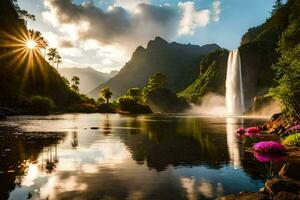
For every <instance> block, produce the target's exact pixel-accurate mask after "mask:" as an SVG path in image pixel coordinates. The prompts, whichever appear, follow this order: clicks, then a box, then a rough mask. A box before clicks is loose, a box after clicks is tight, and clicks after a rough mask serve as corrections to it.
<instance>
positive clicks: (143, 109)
mask: <svg viewBox="0 0 300 200" xmlns="http://www.w3.org/2000/svg"><path fill="white" fill-rule="evenodd" d="M118 101H119V109H120V110H122V111H125V112H129V113H151V109H150V108H149V106H147V105H143V104H139V103H137V102H136V101H135V100H134V99H133V98H131V97H127V96H124V97H120V98H119V99H118Z"/></svg>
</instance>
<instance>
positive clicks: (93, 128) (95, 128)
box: [91, 127, 99, 130]
mask: <svg viewBox="0 0 300 200" xmlns="http://www.w3.org/2000/svg"><path fill="white" fill-rule="evenodd" d="M91 129H92V130H97V129H99V127H91Z"/></svg>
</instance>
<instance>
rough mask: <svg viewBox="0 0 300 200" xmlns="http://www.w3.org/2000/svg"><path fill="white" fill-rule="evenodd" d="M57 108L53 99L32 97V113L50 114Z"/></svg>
mask: <svg viewBox="0 0 300 200" xmlns="http://www.w3.org/2000/svg"><path fill="white" fill-rule="evenodd" d="M54 107H55V104H54V102H53V100H52V99H50V98H48V97H42V96H32V97H31V106H30V111H31V112H32V113H33V114H42V115H47V114H49V113H50V112H51V111H52V110H53V109H54Z"/></svg>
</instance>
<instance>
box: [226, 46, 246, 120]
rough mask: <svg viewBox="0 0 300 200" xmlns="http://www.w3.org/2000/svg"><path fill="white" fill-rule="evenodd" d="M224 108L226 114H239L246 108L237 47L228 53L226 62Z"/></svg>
mask: <svg viewBox="0 0 300 200" xmlns="http://www.w3.org/2000/svg"><path fill="white" fill-rule="evenodd" d="M226 110H227V114H228V115H241V114H243V112H245V110H246V109H245V100H244V91H243V82H242V71H241V58H240V54H239V51H238V49H235V50H233V51H231V52H230V53H229V57H228V62H227V75H226Z"/></svg>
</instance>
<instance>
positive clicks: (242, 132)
mask: <svg viewBox="0 0 300 200" xmlns="http://www.w3.org/2000/svg"><path fill="white" fill-rule="evenodd" d="M235 132H236V133H238V134H244V133H245V132H246V130H245V128H243V127H241V128H238V129H237V130H236V131H235Z"/></svg>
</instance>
